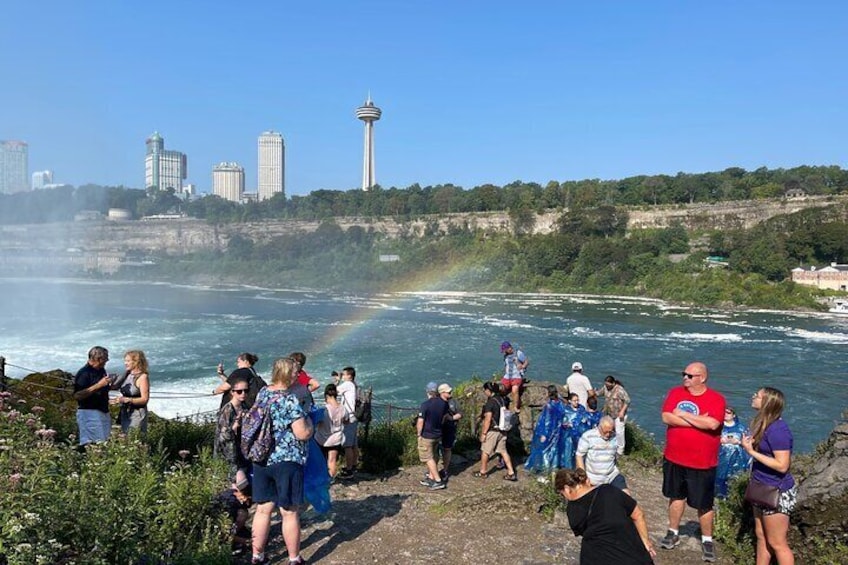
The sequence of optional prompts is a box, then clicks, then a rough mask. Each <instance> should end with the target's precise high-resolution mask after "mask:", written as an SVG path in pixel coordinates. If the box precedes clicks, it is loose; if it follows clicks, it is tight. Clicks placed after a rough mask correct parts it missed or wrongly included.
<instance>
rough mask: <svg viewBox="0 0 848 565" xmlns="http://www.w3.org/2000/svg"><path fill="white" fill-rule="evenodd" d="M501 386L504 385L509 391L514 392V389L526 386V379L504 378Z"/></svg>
mask: <svg viewBox="0 0 848 565" xmlns="http://www.w3.org/2000/svg"><path fill="white" fill-rule="evenodd" d="M501 384H502V385H504V386H505V387H506V389H507V390H512V387H514V386H517V387H518V388H521V385H523V384H524V379H522V378H521V377H518V378H515V379H507V378H503V379H501Z"/></svg>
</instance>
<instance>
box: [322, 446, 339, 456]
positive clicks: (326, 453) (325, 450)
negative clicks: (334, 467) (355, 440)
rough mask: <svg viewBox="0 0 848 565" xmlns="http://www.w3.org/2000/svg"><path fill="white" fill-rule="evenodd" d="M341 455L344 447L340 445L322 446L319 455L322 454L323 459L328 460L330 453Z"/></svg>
mask: <svg viewBox="0 0 848 565" xmlns="http://www.w3.org/2000/svg"><path fill="white" fill-rule="evenodd" d="M334 451H335V452H336V453H342V452H343V451H344V447H342V446H341V445H322V446H321V453H323V454H324V459H328V458H329V455H330V453H331V452H334Z"/></svg>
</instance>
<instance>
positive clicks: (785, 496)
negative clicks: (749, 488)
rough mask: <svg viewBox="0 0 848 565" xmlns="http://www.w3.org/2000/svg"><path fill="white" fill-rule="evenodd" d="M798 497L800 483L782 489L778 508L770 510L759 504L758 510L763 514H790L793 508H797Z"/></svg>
mask: <svg viewBox="0 0 848 565" xmlns="http://www.w3.org/2000/svg"><path fill="white" fill-rule="evenodd" d="M797 498H798V485H792V487H791V488H789V489H787V490H782V491H780V498H778V499H777V508H775V509H774V510H769V509H766V508H763V507H761V506H757V505H756V504H754V505H753V506H755V507H756V508H757V510H759V511H760V513H761V514H762V515H763V516H771V515H772V514H790V513H791V512H792V511H793V510H795V502H797Z"/></svg>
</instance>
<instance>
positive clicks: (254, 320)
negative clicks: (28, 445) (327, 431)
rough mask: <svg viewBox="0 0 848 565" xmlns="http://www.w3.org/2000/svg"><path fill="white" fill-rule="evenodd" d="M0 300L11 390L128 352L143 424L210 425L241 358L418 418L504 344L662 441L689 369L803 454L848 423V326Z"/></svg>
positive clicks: (548, 299)
mask: <svg viewBox="0 0 848 565" xmlns="http://www.w3.org/2000/svg"><path fill="white" fill-rule="evenodd" d="M0 297H2V299H0V300H2V302H0V304H2V316H0V332H2V334H0V335H2V338H0V355H2V356H5V357H6V360H7V374H8V375H10V376H12V377H21V376H23V375H25V374H27V373H28V370H30V369H34V370H49V369H55V368H61V369H64V370H66V371H69V372H72V373H74V372H76V371H77V370H78V369H79V368H80V367H81V366H82V365H83V364H84V362H85V354H86V351H87V350H88V348H89V347H91V346H92V345H103V346H105V347H107V348H109V349H110V351H111V354H112V360H111V361H110V362H109V365H108V366H107V369H108V370H109V371H115V372H117V371H119V370H122V369H123V365H122V363H121V359H122V358H121V355H122V353H123V351H125V350H127V349H142V350H144V351H145V352H146V354H147V356H148V359H149V361H150V366H151V373H150V374H151V390H152V393H151V394H152V400H151V409H152V410H153V411H155V412H157V413H159V414H161V415H164V416H175V415H186V414H191V413H195V412H198V411H207V410H213V409H215V408H216V407H217V406H218V403H219V401H220V399H219V397H215V398H213V397H210V396H208V393H209V392H211V390H212V389H213V388H214V387H215V386H216V385H217V383H218V382H219V381H218V378H217V377H216V376H215V366H216V365H217V364H218V362H220V361H223V362H224V364H225V366H226V368H227V370H228V371H230V370H232V369H234V368H235V359H236V356H237V355H238V354H239V353H240V352H242V351H250V352H254V353H256V354H257V355H258V356H259V358H260V361H259V363H258V364H257V369H258V370H259V372H260V374H262V375H263V376H266V377H267V376H268V374H269V369H270V366H271V364H272V362H273V359H274V358H276V357H279V356H282V355H286V354H288V353H290V352H292V351H303V352H304V353H306V355H307V357H308V361H307V364H306V370H307V371H308V372H309V373H310V374H312V375H313V376H315V377H316V378H317V379H318V380H319V381H321V382H322V383H326V382H329V374H330V372H331V371H332V370H334V369H340V368H342V367H344V366H346V365H352V366H354V367H356V370H357V374H358V378H357V381H358V382H361V383H363V384H366V385H371V386H373V388H374V395H375V401H376V402H387V403H388V402H391V403H395V404H401V405H407V406H412V405H417V403H418V402H420V401H421V400H422V397H423V393H424V387H425V384H426V383H427V382H428V381H430V380H435V381H439V382H442V381H447V382H450V383H457V382H460V381H463V380H467V379H469V378H470V377H471V376H475V375H476V376H479V377H481V378H487V377H490V376H491V375H492V374H493V373H495V372H497V371H499V370H500V369H501V367H502V361H501V359H502V357H501V355H500V351H499V345H500V343H501V341H503V340H510V341H511V342H513V343H514V344H516V345H518V346H520V347H521V348H523V349H524V350H525V352H526V353H527V355H528V356H529V357H530V360H531V365H530V369H529V372H528V377H529V378H531V379H534V380H551V381H556V382H559V383H564V381H565V377H566V376H567V375H568V373H569V372H570V371H569V368H570V366H571V363H572V362H573V361H580V362H582V363H583V366H584V368H585V373H586V374H587V375H588V376H589V377H590V379H591V381H592V384H593V385H595V386H596V387H599V386H600V385H601V382H602V380H603V378H604V376H606V375H608V374H612V375H615V376H616V377H617V378H618V379H619V380H620V381H622V383H623V384H624V386H625V388H626V389H627V390H628V391H629V393H630V395H631V397H632V399H633V406H632V411H631V415H632V419H633V420H634V421H636V422H638V423H639V425H640V426H642V427H643V428H645V429H646V430H647V431H648V432H650V433H652V434H654V435H655V436H656V437H658V438H662V434H663V426H662V423H661V422H660V418H659V410H660V406H661V404H662V400H663V397H664V395H665V392H666V391H667V389H668V388H669V387H671V386H674V385H677V384H679V383H680V382H681V378H680V372H681V370H682V369H683V368H684V367H685V366H686V364H687V363H688V362H689V361H692V360H696V359H697V360H702V361H704V362H705V363H706V364H707V366H708V367H709V370H710V381H709V383H710V385H711V386H712V387H713V388H715V389H717V390H719V391H720V392H722V393H723V394H724V395H725V396H726V397H727V399H728V402H729V403H730V404H731V405H733V406H735V407H736V408H737V410H738V412H739V414H740V416H741V417H742V418H743V420H746V421H749V420H750V418H751V417H752V415H753V412H752V410H751V408H750V396H751V394H752V393H753V392H755V391H756V389H757V388H758V387H761V386H766V385H768V386H774V387H777V388H779V389H781V390H783V392H784V393H785V394H786V396H787V408H786V412H785V414H784V417H785V419H786V420H787V421H788V423H789V425H790V427H791V428H792V430H793V432H794V434H795V442H796V449H798V450H799V451H809V450H810V449H812V447H813V446H814V445H815V444H816V443H818V442H820V441H821V440H823V439H825V438H826V437H827V435H828V433H829V432H830V430H831V429H832V428H833V425H834V423H835V422H836V421H838V420H839V418H840V415H841V413H842V411H843V410H844V409H846V407H848V392H846V389H845V386H844V381H845V379H846V377H848V372H846V345H848V317H843V318H838V317H835V316H832V315H827V314H811V313H805V314H801V313H788V312H771V311H749V310H741V311H736V310H734V311H723V310H714V309H705V308H690V307H680V306H673V305H669V304H666V303H663V302H660V301H654V300H647V299H638V298H624V297H599V296H583V295H547V294H488V293H423V292H422V293H394V294H380V295H376V296H354V295H343V294H327V293H323V292H317V291H315V292H309V291H300V290H298V291H294V290H291V291H290V290H271V289H261V288H247V287H224V288H217V287H200V286H180V285H173V284H141V283H126V282H123V283H122V282H95V281H84V280H60V279H53V280H51V279H0ZM21 367H23V369H22V368H21ZM173 393H180V396H181V397H180V398H176V395H175V394H173ZM186 393H193V394H191V395H187V396H190V397H182V395H185V394H186ZM319 396H320V395H319Z"/></svg>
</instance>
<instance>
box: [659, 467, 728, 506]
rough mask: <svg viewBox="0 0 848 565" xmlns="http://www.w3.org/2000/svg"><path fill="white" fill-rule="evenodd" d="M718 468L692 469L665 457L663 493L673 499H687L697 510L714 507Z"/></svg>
mask: <svg viewBox="0 0 848 565" xmlns="http://www.w3.org/2000/svg"><path fill="white" fill-rule="evenodd" d="M715 477H716V468H715V467H712V468H710V469H692V468H689V467H684V466H682V465H678V464H677V463H672V462H671V461H669V460H668V459H663V487H662V493H663V496H664V497H666V498H670V499H672V500H683V499H686V503H687V504H688V505H689V506H691V507H692V508H695V509H697V510H703V511H709V510H712V509H713V500H714V499H715Z"/></svg>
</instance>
